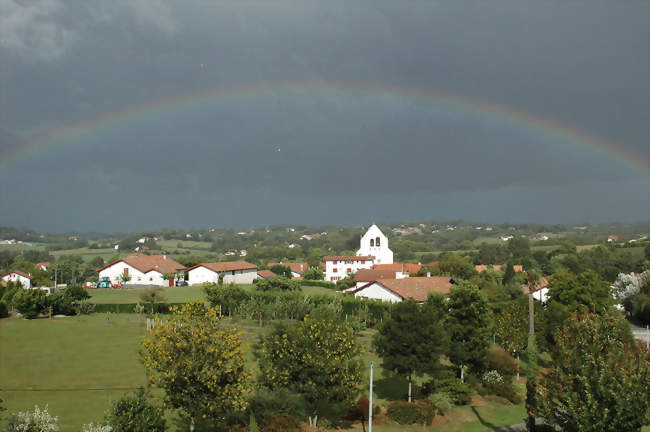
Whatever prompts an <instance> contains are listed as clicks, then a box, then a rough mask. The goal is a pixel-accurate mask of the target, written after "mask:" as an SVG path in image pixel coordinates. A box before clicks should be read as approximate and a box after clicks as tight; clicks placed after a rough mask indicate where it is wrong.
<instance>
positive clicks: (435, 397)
mask: <svg viewBox="0 0 650 432" xmlns="http://www.w3.org/2000/svg"><path fill="white" fill-rule="evenodd" d="M429 401H431V403H432V404H433V406H434V407H436V409H437V410H438V413H439V414H446V413H448V412H449V411H451V406H452V404H453V401H452V400H451V397H449V395H448V394H447V393H433V394H432V395H430V396H429Z"/></svg>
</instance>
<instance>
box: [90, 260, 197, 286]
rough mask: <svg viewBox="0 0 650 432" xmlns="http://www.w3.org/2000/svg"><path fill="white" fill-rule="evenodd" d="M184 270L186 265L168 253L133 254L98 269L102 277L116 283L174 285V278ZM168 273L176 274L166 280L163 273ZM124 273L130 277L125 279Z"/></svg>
mask: <svg viewBox="0 0 650 432" xmlns="http://www.w3.org/2000/svg"><path fill="white" fill-rule="evenodd" d="M184 270H185V266H183V265H182V264H179V263H177V262H176V261H174V260H173V259H171V258H169V257H168V256H167V255H144V254H133V255H129V256H127V257H125V258H120V259H118V260H115V261H113V262H112V263H109V264H106V265H105V266H104V267H101V268H99V269H97V270H96V271H97V273H99V278H100V279H101V278H103V277H107V278H109V279H110V280H111V282H112V283H115V284H120V283H121V284H124V285H158V286H174V280H175V279H177V278H179V277H180V275H181V274H182V273H183V271H184ZM167 274H174V275H175V277H174V278H172V279H171V280H165V279H164V278H163V275H167ZM122 275H126V276H127V277H129V280H128V281H123V278H122Z"/></svg>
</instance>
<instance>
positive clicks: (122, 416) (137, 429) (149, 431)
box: [105, 388, 165, 432]
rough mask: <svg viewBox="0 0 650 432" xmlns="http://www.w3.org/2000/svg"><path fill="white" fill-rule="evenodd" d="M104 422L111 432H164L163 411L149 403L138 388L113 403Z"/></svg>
mask: <svg viewBox="0 0 650 432" xmlns="http://www.w3.org/2000/svg"><path fill="white" fill-rule="evenodd" d="M105 421H106V423H107V424H109V425H111V427H112V428H113V432H164V431H165V410H164V409H163V408H162V407H161V406H158V405H154V404H153V403H151V401H150V400H149V397H148V395H147V393H146V392H145V391H144V390H143V389H142V388H140V389H139V390H138V391H137V392H134V393H126V394H125V395H123V396H122V397H121V398H120V399H118V400H117V401H115V402H113V404H112V405H111V407H110V409H109V410H108V412H107V413H106V418H105Z"/></svg>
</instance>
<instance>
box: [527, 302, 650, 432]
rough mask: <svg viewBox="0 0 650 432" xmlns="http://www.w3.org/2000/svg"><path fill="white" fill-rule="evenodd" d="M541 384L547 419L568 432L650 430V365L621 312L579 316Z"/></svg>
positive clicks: (561, 338)
mask: <svg viewBox="0 0 650 432" xmlns="http://www.w3.org/2000/svg"><path fill="white" fill-rule="evenodd" d="M556 342H557V343H556V345H555V347H554V348H553V350H552V351H551V356H552V358H553V362H552V363H551V366H550V368H549V369H548V372H547V373H546V374H544V375H543V376H542V378H541V380H540V389H539V393H540V396H541V404H540V405H541V406H540V411H541V414H542V415H543V416H544V417H545V418H546V419H547V421H549V422H550V423H552V424H555V425H557V426H559V427H560V428H561V429H562V430H563V431H567V432H597V431H598V432H610V431H611V432H615V431H640V430H641V427H642V426H643V425H647V424H650V410H648V406H649V405H650V359H649V357H648V352H647V351H645V350H644V349H642V348H641V347H640V346H639V345H638V343H637V342H636V341H635V340H634V339H633V337H632V334H631V332H630V329H629V325H628V324H627V322H625V320H624V319H623V318H622V317H621V316H620V314H618V313H616V312H609V313H606V314H604V315H602V316H599V315H595V314H589V315H583V316H579V315H577V314H574V315H573V317H572V318H571V319H569V320H568V321H566V323H565V325H564V327H563V328H562V329H561V330H560V331H559V332H558V334H557V336H556Z"/></svg>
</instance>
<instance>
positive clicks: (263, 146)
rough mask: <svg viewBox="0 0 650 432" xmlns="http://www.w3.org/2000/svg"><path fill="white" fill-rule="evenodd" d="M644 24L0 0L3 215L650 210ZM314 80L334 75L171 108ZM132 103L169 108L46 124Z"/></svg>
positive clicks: (474, 216) (340, 218)
mask: <svg viewBox="0 0 650 432" xmlns="http://www.w3.org/2000/svg"><path fill="white" fill-rule="evenodd" d="M648 20H649V2H648V1H635V0H631V1H625V2H612V1H598V0H589V1H572V2H560V1H550V0H549V1H546V0H543V1H531V2H521V1H515V0H512V1H502V0H493V1H490V2H485V1H462V0H461V1H451V0H449V1H428V0H427V1H415V0H414V1H407V2H395V1H379V0H374V1H367V2H364V1H355V2H350V1H335V0H328V1H326V2H323V1H319V2H310V1H304V0H300V1H245V0H244V1H242V0H237V1H234V0H233V1H216V2H205V1H184V2H177V1H172V0H116V1H111V2H106V1H89V0H40V1H17V0H0V157H2V161H0V198H1V203H2V204H1V205H0V224H1V225H21V226H23V225H27V226H31V227H35V228H37V229H39V230H44V231H68V230H80V231H89V230H93V231H118V230H119V231H132V230H144V229H148V228H156V227H161V226H178V227H182V226H184V227H189V226H195V227H207V226H246V225H253V226H258V225H266V224H277V223H328V224H329V223H331V224H353V223H368V222H372V221H391V220H414V219H425V218H426V219H454V218H462V219H466V220H478V221H492V222H501V221H511V222H519V221H522V222H523V221H538V222H569V223H570V222H582V221H584V222H599V221H603V222H604V221H632V220H634V221H636V220H648V219H650V176H649V175H648V166H649V165H650V156H649V147H650V132H649V126H648V118H650V102H649V98H650V96H649V94H650V93H649V92H650V90H649V87H648V86H649V84H648V76H649V58H648V52H649V50H650V47H649V40H650V36H649V26H648V22H649V21H648ZM314 82H318V83H320V84H319V85H320V87H321V88H328V89H338V90H339V91H310V90H308V89H307V90H299V91H294V92H281V91H280V92H276V93H274V94H272V95H261V94H259V93H256V92H252V93H251V94H248V95H247V97H237V96H235V97H232V98H227V99H214V100H212V101H210V100H208V101H207V102H206V103H202V104H191V103H190V104H185V105H181V106H176V107H174V106H171V105H169V104H168V105H161V104H160V103H159V104H158V105H156V101H158V100H174V99H175V98H176V97H177V96H180V95H184V94H188V93H191V92H195V93H198V94H201V93H205V94H207V93H209V92H210V91H215V89H219V88H225V89H228V88H232V87H237V86H251V87H257V88H277V85H278V84H279V83H294V84H295V85H296V88H299V86H300V85H302V84H305V83H314ZM351 83H365V85H367V86H370V87H372V88H389V87H390V88H394V87H401V88H409V89H410V92H411V93H410V94H411V95H414V94H416V95H417V94H419V95H425V94H427V93H428V92H442V93H447V94H451V95H456V96H457V97H461V98H463V99H468V100H475V101H482V102H481V103H482V104H483V105H481V106H485V105H486V104H490V103H491V104H498V105H502V106H506V107H508V108H507V109H508V110H510V111H511V112H524V113H528V114H529V115H532V116H536V117H537V118H545V119H549V120H551V121H554V122H559V123H562V124H564V125H566V126H568V127H569V128H573V129H575V130H579V131H584V132H585V133H587V134H589V135H591V136H593V137H595V138H597V139H598V140H602V141H607V142H610V143H612V144H611V145H612V146H613V148H615V149H617V150H616V151H615V153H618V154H623V153H625V154H636V155H637V156H636V162H635V165H636V167H637V168H636V169H634V168H633V166H632V165H631V164H630V163H628V162H625V161H620V160H616V159H615V158H614V157H612V156H608V155H606V154H605V155H603V154H601V153H597V152H595V151H593V150H591V149H590V148H589V144H587V145H584V143H583V144H580V143H579V142H577V141H576V140H575V139H570V138H567V137H566V136H564V137H563V136H559V135H557V134H553V133H550V132H549V130H548V128H547V131H544V130H543V128H533V127H529V126H526V125H525V124H523V123H521V122H518V121H516V119H514V120H513V119H512V118H511V119H508V118H506V117H503V116H498V115H493V114H490V113H489V112H487V111H485V110H482V111H481V110H478V111H477V110H475V109H474V110H472V109H467V108H468V106H464V107H463V106H461V107H458V106H453V105H449V104H445V103H441V102H440V100H437V101H436V100H427V99H426V98H424V99H419V98H413V97H407V96H405V94H393V95H392V96H387V95H386V94H380V93H377V92H375V93H373V92H368V91H355V87H354V85H352V84H351ZM312 85H313V84H312ZM274 86H275V87H274ZM456 96H455V97H456ZM138 105H144V106H159V107H160V109H158V110H155V111H153V112H152V113H150V114H149V115H133V116H127V117H126V118H124V119H123V120H122V121H117V122H112V123H111V122H104V123H102V122H101V121H100V122H99V124H100V125H102V127H95V128H89V129H88V130H86V131H85V132H86V133H84V134H82V135H79V136H73V137H68V138H65V134H62V135H61V136H63V137H64V138H65V139H59V140H58V141H57V140H54V141H52V142H50V141H48V140H43V139H40V141H39V140H38V138H37V137H39V136H41V135H42V134H48V133H53V134H54V135H56V134H57V131H60V130H61V129H62V128H65V127H66V126H70V125H79V124H81V125H84V124H89V123H88V119H93V118H99V119H100V120H101V119H109V118H111V117H110V114H109V113H111V112H115V111H123V110H128V108H129V107H133V106H138ZM35 142H36V143H38V149H36V150H35V151H32V152H25V151H24V150H23V149H24V148H25V143H35ZM278 149H280V151H278ZM11 155H15V156H11ZM639 167H641V168H640V169H639Z"/></svg>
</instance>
